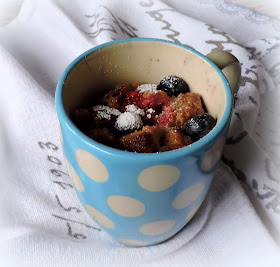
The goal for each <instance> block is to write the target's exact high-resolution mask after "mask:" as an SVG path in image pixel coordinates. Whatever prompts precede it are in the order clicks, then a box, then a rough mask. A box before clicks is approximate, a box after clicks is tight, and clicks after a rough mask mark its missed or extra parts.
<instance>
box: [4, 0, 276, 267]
mask: <svg viewBox="0 0 280 267" xmlns="http://www.w3.org/2000/svg"><path fill="white" fill-rule="evenodd" d="M164 2H166V3H164ZM210 11H211V12H210ZM197 19H199V20H201V21H204V22H201V21H199V20H197ZM205 23H207V24H205ZM232 25H238V26H237V27H234V26H232ZM279 25H280V22H279V21H278V20H276V19H274V18H271V17H268V16H264V15H261V14H258V13H255V12H253V11H251V10H250V9H247V8H242V7H239V6H237V5H233V4H230V3H228V2H226V1H214V0H212V1H202V0H200V1H192V0H188V1H179V0H169V1H157V0H139V1H124V0H119V1H112V0H102V1H101V0H96V1H81V0H80V1H79V0H71V1H66V0H56V1H46V0H44V1H35V0H25V1H24V2H23V5H22V8H21V10H20V12H19V14H18V16H17V17H16V18H15V19H14V20H13V21H12V22H11V23H10V24H8V25H6V26H3V27H2V28H0V79H1V98H0V117H1V118H0V122H1V125H0V126H1V127H0V144H1V147H2V149H1V150H0V153H1V154H0V159H1V161H0V164H1V165H0V167H1V180H0V183H1V184H0V185H1V193H0V195H1V197H0V205H1V206H0V211H1V213H0V216H1V219H2V220H1V229H0V231H1V232H0V240H1V249H0V256H1V257H0V258H1V260H0V262H1V261H2V262H1V263H2V264H0V265H1V266H131V265H134V266H171V265H173V266H279V264H280V258H279V244H280V243H279V233H280V214H279V213H280V191H279V183H280V179H279V169H280V168H279V162H280V161H279V159H280V154H279V149H278V150H277V147H278V148H279V145H280V143H279V140H278V136H279V135H278V136H277V133H279V132H277V129H278V128H279V119H278V117H279V108H278V106H279V105H278V103H277V97H279V94H280V88H279V85H278V84H279V81H280V61H279V60H280V57H279V54H280V39H279V38H278V35H279V33H280V27H279ZM213 26H215V27H217V28H220V29H221V30H220V29H217V28H214V27H213ZM256 29H257V31H256ZM223 31H227V32H228V33H231V35H232V36H234V37H235V39H233V38H232V37H231V36H230V35H229V34H226V33H224V32H223ZM136 36H138V37H153V38H161V39H166V40H171V41H175V42H180V43H182V44H186V45H188V46H191V47H193V48H195V49H196V50H198V51H199V52H201V53H203V54H207V53H209V52H211V50H213V49H217V48H218V49H224V50H227V51H230V52H232V53H233V54H234V55H236V57H237V58H238V59H239V60H240V62H241V63H242V79H241V85H240V88H239V90H238V92H237V94H236V102H235V106H234V110H233V116H232V123H231V128H230V133H229V136H228V140H227V145H226V148H225V152H224V157H223V162H222V163H221V164H220V165H219V167H218V170H217V172H216V175H215V178H214V183H213V186H212V188H211V190H210V193H209V195H208V196H207V199H206V200H205V202H204V204H203V206H202V208H201V209H200V210H199V212H198V213H197V215H196V216H195V217H194V219H193V220H192V221H191V222H190V224H189V225H188V226H187V227H185V228H184V229H183V230H182V231H181V232H179V233H178V234H177V235H176V236H175V237H173V238H172V239H170V240H168V241H167V242H164V243H162V244H159V245H155V246H151V247H143V248H128V247H125V246H123V245H121V244H119V243H118V242H117V241H115V240H113V239H112V238H111V237H110V236H109V235H108V234H106V233H105V232H104V231H102V230H100V228H99V226H98V225H97V224H96V223H95V222H93V221H92V220H91V219H90V217H89V216H88V215H87V213H86V212H85V210H84V208H83V207H82V205H81V204H80V202H79V200H78V198H77V196H76V194H75V191H74V189H73V185H72V182H71V179H70V178H69V176H68V174H67V171H66V166H65V163H64V161H63V155H62V151H61V146H60V144H59V132H58V123H57V118H56V111H55V106H54V93H55V87H56V83H57V81H58V79H59V77H60V75H61V73H62V72H63V70H64V69H65V67H66V66H67V65H68V64H69V63H70V62H71V61H72V60H73V59H74V58H75V57H77V56H78V55H79V54H81V53H82V52H84V51H85V50H88V49H89V48H91V47H93V46H95V45H98V44H101V43H104V42H107V41H111V40H114V39H121V38H130V37H136ZM278 99H279V98H278ZM277 127H278V128H277ZM277 243H278V245H277Z"/></svg>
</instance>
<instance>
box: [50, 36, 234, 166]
mask: <svg viewBox="0 0 280 267" xmlns="http://www.w3.org/2000/svg"><path fill="white" fill-rule="evenodd" d="M142 41H145V42H161V43H166V44H169V45H174V46H178V47H181V48H183V49H186V50H188V51H190V52H193V53H194V54H196V55H197V56H199V57H201V58H202V59H204V60H205V61H207V62H208V63H209V64H210V65H211V66H212V67H213V68H214V69H215V71H216V72H217V73H218V74H219V76H220V78H221V79H222V82H223V85H224V88H225V91H226V108H225V111H224V114H223V116H222V118H221V120H220V122H219V123H218V124H217V125H216V126H215V127H214V129H212V130H211V131H210V132H209V133H208V134H207V135H206V136H205V137H203V138H201V139H200V140H198V141H196V142H194V143H192V144H190V145H188V146H185V147H182V148H179V149H175V150H171V151H166V152H155V153H136V152H130V151H124V150H120V149H116V148H113V147H110V146H106V145H103V144H101V143H98V142H97V141H95V140H93V139H91V138H90V137H88V136H87V135H86V134H84V133H83V132H82V131H81V130H80V129H79V128H78V127H77V126H76V125H75V124H74V123H73V122H72V121H71V119H70V117H69V116H68V115H67V113H66V110H65V108H64V105H63V89H64V83H65V81H66V79H67V77H68V75H69V74H70V73H71V71H72V70H73V69H74V68H75V67H76V65H77V64H78V63H80V62H81V61H82V60H83V59H84V58H86V57H87V56H89V55H91V54H93V53H94V52H96V51H99V50H100V49H102V48H105V47H107V46H111V45H115V44H120V43H127V42H142ZM232 101H233V97H232V91H231V88H230V85H229V83H228V80H227V79H226V77H225V75H224V74H223V72H222V71H221V69H219V67H218V66H217V65H216V64H215V63H214V62H213V61H211V60H210V59H208V58H207V57H206V56H204V55H203V54H201V53H200V52H198V51H196V50H195V49H193V48H190V47H187V46H185V45H182V44H179V43H175V42H171V41H167V40H163V39H157V38H128V39H119V40H115V41H110V42H106V43H103V44H100V45H97V46H95V47H93V48H90V49H89V50H87V51H85V52H84V53H82V54H81V55H79V56H78V57H76V58H75V59H74V60H73V61H72V62H71V63H70V64H69V65H68V66H67V67H66V68H65V70H64V71H63V73H62V75H61V77H60V79H59V81H58V83H57V86H56V92H55V106H56V111H57V116H58V119H59V121H60V120H61V121H64V123H65V126H66V127H67V129H68V130H69V131H71V132H72V134H74V135H75V136H76V137H78V138H79V139H80V140H81V141H82V142H83V143H86V144H87V145H89V146H91V147H92V148H94V149H97V150H99V151H100V152H102V153H105V154H109V155H111V156H118V157H129V158H130V160H142V161H154V160H155V161H158V160H168V159H174V158H177V157H182V156H189V155H192V154H194V153H195V152H197V151H199V150H201V149H202V147H204V146H207V145H208V144H209V143H211V142H212V141H213V140H214V139H216V138H217V137H218V135H219V134H220V133H221V132H222V131H223V129H224V128H225V127H226V125H227V123H228V121H229V120H230V117H231V111H232ZM60 124H61V122H60Z"/></svg>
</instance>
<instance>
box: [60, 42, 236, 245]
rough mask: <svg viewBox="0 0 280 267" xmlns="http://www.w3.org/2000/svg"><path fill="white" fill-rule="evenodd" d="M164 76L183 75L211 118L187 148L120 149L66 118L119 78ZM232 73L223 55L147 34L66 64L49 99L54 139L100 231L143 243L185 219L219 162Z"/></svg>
mask: <svg viewBox="0 0 280 267" xmlns="http://www.w3.org/2000/svg"><path fill="white" fill-rule="evenodd" d="M215 63H216V64H215ZM220 68H222V69H223V72H224V73H223V72H222V71H221V70H220ZM167 75H177V76H179V77H181V78H183V79H184V80H185V81H186V82H187V84H188V86H189V88H190V91H191V92H195V93H199V94H200V96H201V97H202V99H203V103H204V105H205V107H206V108H207V111H208V112H209V113H210V114H212V116H213V117H215V118H217V124H216V126H215V127H214V128H213V130H212V131H211V132H210V133H209V134H208V135H206V136H205V137H203V138H202V139H200V140H199V141H197V142H195V143H193V144H192V145H189V146H186V147H184V148H181V149H177V150H173V151H168V152H162V153H151V154H149V153H133V152H127V151H122V150H118V149H115V148H111V147H108V146H105V145H103V144H100V143H98V142H96V141H94V140H92V139H90V138H89V137H87V136H86V135H85V134H83V133H82V132H81V131H80V130H79V129H78V128H77V127H76V126H75V125H74V124H73V122H72V121H71V119H70V115H71V112H72V111H73V110H74V109H76V108H77V107H81V106H87V105H90V104H91V103H92V100H93V99H96V98H98V97H100V96H102V95H104V94H105V93H106V92H107V91H108V90H109V89H112V88H114V87H115V85H116V84H118V83H124V82H125V83H134V82H140V83H154V84H158V83H159V81H160V80H161V79H162V78H163V77H164V76H167ZM225 75H226V76H225ZM226 77H227V78H226ZM239 77H240V64H239V62H238V60H237V59H236V58H235V57H234V56H232V55H231V54H229V53H227V52H223V51H213V52H212V53H210V54H209V55H208V57H205V56H203V55H202V54H200V53H199V52H197V51H195V50H193V49H191V48H188V47H185V46H183V45H180V44H176V43H172V42H169V41H164V40H158V39H147V38H133V39H126V40H117V41H113V42H109V43H105V44H102V45H99V46H97V47H94V48H92V49H90V50H88V51H86V52H85V53H83V54H82V55H80V56H79V57H78V58H76V59H75V60H74V61H73V62H72V63H71V64H70V65H69V66H68V67H67V68H66V70H65V71H64V73H63V74H62V76H61V78H60V80H59V82H58V84H57V88H56V96H55V101H56V109H57V115H58V119H59V123H60V130H61V142H62V146H63V151H64V155H65V158H66V162H67V166H68V170H69V174H70V177H71V178H72V180H73V183H74V185H75V189H76V192H77V194H78V196H79V199H80V200H81V202H82V204H83V206H84V207H85V209H86V210H87V211H88V213H89V214H90V216H91V217H92V218H93V219H94V220H95V221H96V222H97V223H98V224H99V225H100V227H101V228H103V229H104V230H105V231H107V232H108V233H109V234H110V235H111V236H112V237H113V238H115V239H117V240H118V241H120V242H121V243H123V244H126V245H130V246H147V245H153V244H157V243H160V242H162V241H164V240H167V239H168V238H170V237H172V236H173V235H175V234H176V233H177V232H178V231H180V230H181V229H182V228H183V227H184V226H185V225H186V224H187V223H188V222H189V221H190V220H191V218H192V217H193V215H194V214H195V213H196V211H197V210H198V208H199V207H200V205H201V203H202V202H203V200H204V199H205V196H206V194H207V192H208V190H209V187H210V185H211V183H212V179H213V174H214V171H215V169H216V166H217V164H218V162H219V160H220V157H221V154H222V150H223V146H224V143H225V140H226V136H227V132H228V127H229V123H230V118H231V112H232V102H233V97H232V90H231V88H230V85H231V87H232V88H233V89H234V88H236V86H237V84H238V80H239Z"/></svg>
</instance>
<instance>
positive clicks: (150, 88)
mask: <svg viewBox="0 0 280 267" xmlns="http://www.w3.org/2000/svg"><path fill="white" fill-rule="evenodd" d="M136 91H139V92H140V93H144V92H157V91H158V90H157V85H156V84H151V83H144V84H141V85H139V86H138V87H137V89H136Z"/></svg>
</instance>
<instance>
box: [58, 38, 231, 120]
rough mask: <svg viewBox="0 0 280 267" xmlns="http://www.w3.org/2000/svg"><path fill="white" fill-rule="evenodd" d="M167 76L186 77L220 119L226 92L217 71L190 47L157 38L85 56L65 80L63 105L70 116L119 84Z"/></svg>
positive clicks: (207, 107) (117, 46) (148, 81)
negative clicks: (155, 40)
mask: <svg viewBox="0 0 280 267" xmlns="http://www.w3.org/2000/svg"><path fill="white" fill-rule="evenodd" d="M167 75H177V76H179V77H181V78H183V79H184V80H185V81H186V82H187V84H188V86H189V88H190V91H191V92H194V93H198V94H200V96H201V97H202V99H203V102H204V105H205V107H206V109H207V111H208V112H209V113H210V114H211V115H212V116H213V117H215V118H217V120H218V122H219V120H220V119H221V117H222V115H223V113H224V111H225V108H226V92H225V88H224V84H223V81H222V79H221V77H220V76H219V74H218V73H217V72H216V70H215V69H214V68H213V67H212V66H211V65H210V64H209V63H208V62H207V61H205V60H204V59H203V58H201V57H199V56H198V55H197V54H195V53H193V52H191V51H189V50H187V49H184V48H182V47H179V46H176V45H172V44H168V43H164V42H154V41H133V42H124V43H119V44H113V45H110V46H107V47H104V48H102V49H100V50H98V51H96V52H94V53H92V54H90V55H89V56H87V57H85V58H84V59H83V60H82V61H80V62H79V63H78V64H77V65H76V66H75V67H74V68H73V69H72V71H71V72H70V74H69V75H68V77H67V79H66V81H65V84H64V88H63V103H64V107H65V110H66V112H67V114H68V116H70V114H71V112H72V111H73V110H74V109H75V108H77V107H85V106H88V105H90V104H92V103H93V102H94V100H95V99H97V98H98V97H100V96H102V95H104V94H105V92H107V91H109V90H111V89H113V88H114V87H115V85H116V84H118V83H134V82H140V83H155V84H158V83H159V82H160V80H161V79H162V78H163V77H164V76H167Z"/></svg>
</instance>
